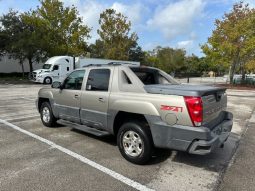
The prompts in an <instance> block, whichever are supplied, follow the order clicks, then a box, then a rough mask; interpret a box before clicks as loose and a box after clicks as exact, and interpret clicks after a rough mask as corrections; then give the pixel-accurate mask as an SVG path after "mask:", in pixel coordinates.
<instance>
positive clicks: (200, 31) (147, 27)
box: [0, 0, 255, 56]
mask: <svg viewBox="0 0 255 191" xmlns="http://www.w3.org/2000/svg"><path fill="white" fill-rule="evenodd" d="M62 1H63V2H64V4H65V5H67V6H68V5H72V4H73V5H75V6H76V7H77V8H78V10H79V12H80V15H81V16H82V17H83V21H84V23H85V24H87V25H88V26H89V27H92V32H91V36H92V38H91V39H90V40H89V42H94V41H95V39H97V38H98V35H97V33H96V30H97V28H98V27H99V25H98V18H99V14H100V13H101V12H102V11H103V10H105V9H106V8H114V9H115V10H116V11H118V12H122V13H123V14H124V15H125V16H127V17H128V18H129V20H131V22H132V31H135V32H136V33H137V34H138V37H139V45H140V46H141V47H142V48H143V49H144V50H152V49H153V48H155V47H156V46H158V45H160V46H163V47H164V46H170V47H173V48H184V49H186V51H187V54H192V53H194V54H196V55H198V56H202V55H203V54H202V53H201V50H200V46H199V45H200V44H203V43H205V42H206V41H207V38H208V37H209V36H210V35H211V33H212V30H213V29H214V21H215V19H216V18H222V16H223V15H224V13H225V12H229V11H230V10H231V9H232V6H233V4H234V3H236V2H239V1H237V0H62ZM244 2H245V3H249V4H250V5H251V7H255V0H244ZM38 5H40V3H39V1H38V0H0V15H2V14H3V13H6V12H8V10H9V9H10V8H12V9H15V10H18V11H20V12H23V11H28V10H29V9H34V8H36V6H38Z"/></svg>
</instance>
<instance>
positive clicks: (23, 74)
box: [20, 61, 25, 78]
mask: <svg viewBox="0 0 255 191" xmlns="http://www.w3.org/2000/svg"><path fill="white" fill-rule="evenodd" d="M20 65H21V69H22V77H23V78H24V77H25V71H24V64H23V62H22V61H20Z"/></svg>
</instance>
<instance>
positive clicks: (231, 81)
mask: <svg viewBox="0 0 255 191" xmlns="http://www.w3.org/2000/svg"><path fill="white" fill-rule="evenodd" d="M235 70H236V62H233V64H232V66H231V67H230V71H229V80H230V84H233V78H234V74H235Z"/></svg>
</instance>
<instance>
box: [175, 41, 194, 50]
mask: <svg viewBox="0 0 255 191" xmlns="http://www.w3.org/2000/svg"><path fill="white" fill-rule="evenodd" d="M192 45H193V40H184V41H179V42H178V43H177V47H178V48H184V49H188V48H190V47H191V46H192Z"/></svg>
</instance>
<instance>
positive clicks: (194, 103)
mask: <svg viewBox="0 0 255 191" xmlns="http://www.w3.org/2000/svg"><path fill="white" fill-rule="evenodd" d="M184 100H185V103H186V106H187V109H188V111H189V116H190V119H191V121H192V123H193V125H194V126H197V127H198V126H201V125H202V121H203V103H202V99H201V97H192V96H184Z"/></svg>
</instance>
